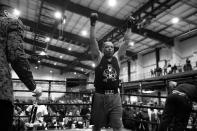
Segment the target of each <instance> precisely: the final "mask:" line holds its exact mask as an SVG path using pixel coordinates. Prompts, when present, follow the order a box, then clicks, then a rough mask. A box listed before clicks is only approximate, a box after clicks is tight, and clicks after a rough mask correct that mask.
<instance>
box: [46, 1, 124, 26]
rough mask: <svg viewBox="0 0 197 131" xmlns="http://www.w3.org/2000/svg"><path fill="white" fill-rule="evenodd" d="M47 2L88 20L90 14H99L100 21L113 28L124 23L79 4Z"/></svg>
mask: <svg viewBox="0 0 197 131" xmlns="http://www.w3.org/2000/svg"><path fill="white" fill-rule="evenodd" d="M45 1H46V2H48V3H50V4H53V5H55V6H57V7H59V8H61V9H65V10H68V11H71V12H74V13H76V14H80V15H82V16H85V17H88V18H89V17H90V13H98V15H99V21H100V22H103V23H106V24H108V25H111V26H115V27H117V26H120V25H121V24H122V22H123V21H122V20H120V19H118V18H115V17H112V16H109V15H106V14H103V13H101V12H98V11H96V10H93V9H90V8H87V7H84V6H81V5H79V4H75V3H73V2H71V1H70V2H67V3H65V0H45ZM66 4H67V5H66ZM65 6H66V7H65Z"/></svg>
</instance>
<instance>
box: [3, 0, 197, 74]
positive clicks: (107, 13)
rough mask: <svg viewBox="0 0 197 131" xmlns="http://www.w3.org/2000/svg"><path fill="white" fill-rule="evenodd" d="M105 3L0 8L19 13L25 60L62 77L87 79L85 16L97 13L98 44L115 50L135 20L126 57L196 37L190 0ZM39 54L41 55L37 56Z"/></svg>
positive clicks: (77, 0)
mask: <svg viewBox="0 0 197 131" xmlns="http://www.w3.org/2000/svg"><path fill="white" fill-rule="evenodd" d="M109 1H112V0H0V3H1V4H6V5H10V6H12V7H14V8H16V9H18V10H19V11H20V12H21V14H20V19H21V20H22V22H23V24H24V25H25V38H24V42H25V43H24V47H25V51H26V53H27V54H28V55H29V56H30V57H31V58H32V59H30V61H31V62H33V63H34V64H36V65H43V66H47V67H51V68H54V69H59V70H60V71H61V72H62V73H70V72H72V73H75V74H81V75H83V76H87V75H88V73H89V72H90V71H92V70H93V69H94V63H93V61H92V59H91V57H90V52H89V44H90V43H89V28H90V23H89V16H90V13H93V12H97V13H98V14H99V21H98V22H97V25H96V38H97V40H98V42H99V45H102V43H103V42H104V41H107V40H110V41H112V42H113V43H114V45H115V47H116V48H117V49H118V47H119V46H120V44H122V43H123V42H124V41H123V35H124V32H125V27H126V25H125V23H126V19H127V18H128V16H130V15H132V16H133V17H134V18H135V26H134V27H133V29H132V32H133V33H132V35H131V36H130V37H131V39H132V40H133V44H134V45H132V44H131V45H130V46H129V48H128V49H127V56H129V57H132V56H135V55H136V54H138V53H145V52H148V51H150V50H154V49H155V48H157V47H162V46H167V47H170V46H173V44H174V43H173V40H174V39H175V38H178V37H180V38H181V39H183V40H184V39H187V38H185V37H183V38H182V37H181V36H183V35H184V34H187V33H188V32H194V33H193V34H192V36H196V35H197V33H196V32H197V31H196V29H197V1H196V0H116V5H114V7H113V5H110V4H109ZM57 11H59V12H60V13H62V16H60V17H61V18H59V19H57V18H55V17H54V14H55V13H56V12H57ZM173 18H174V19H173ZM177 18H178V19H177ZM172 19H173V21H172ZM178 20H179V22H178V23H176V24H174V23H173V22H176V21H178ZM192 36H191V35H189V36H188V37H192ZM47 38H50V39H47ZM42 51H44V52H45V53H46V55H45V56H41V55H40V54H39V53H41V52H42Z"/></svg>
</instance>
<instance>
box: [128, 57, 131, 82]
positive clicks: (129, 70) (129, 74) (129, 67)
mask: <svg viewBox="0 0 197 131" xmlns="http://www.w3.org/2000/svg"><path fill="white" fill-rule="evenodd" d="M127 67H128V70H127V75H128V82H129V81H131V61H129V60H128V61H127Z"/></svg>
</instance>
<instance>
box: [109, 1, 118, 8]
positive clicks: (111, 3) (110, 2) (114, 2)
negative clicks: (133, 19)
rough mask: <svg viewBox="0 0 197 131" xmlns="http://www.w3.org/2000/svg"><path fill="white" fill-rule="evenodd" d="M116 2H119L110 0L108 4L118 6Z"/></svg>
mask: <svg viewBox="0 0 197 131" xmlns="http://www.w3.org/2000/svg"><path fill="white" fill-rule="evenodd" d="M116 4H117V1H116V0H108V5H109V6H110V7H114V6H116Z"/></svg>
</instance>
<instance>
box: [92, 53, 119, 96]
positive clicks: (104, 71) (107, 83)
mask: <svg viewBox="0 0 197 131" xmlns="http://www.w3.org/2000/svg"><path fill="white" fill-rule="evenodd" d="M119 74H120V67H119V64H118V60H117V58H116V57H114V56H113V57H112V60H111V61H108V59H107V58H106V57H105V56H103V57H102V59H101V62H100V64H99V65H98V66H97V67H96V69H95V81H94V86H95V89H96V92H103V91H104V90H115V91H117V90H118V87H119Z"/></svg>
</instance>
